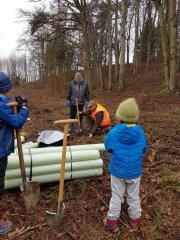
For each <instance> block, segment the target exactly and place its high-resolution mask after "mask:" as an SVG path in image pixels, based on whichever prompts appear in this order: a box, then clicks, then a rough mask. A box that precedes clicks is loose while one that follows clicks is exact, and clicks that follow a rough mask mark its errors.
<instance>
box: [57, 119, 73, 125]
mask: <svg viewBox="0 0 180 240" xmlns="http://www.w3.org/2000/svg"><path fill="white" fill-rule="evenodd" d="M77 122H78V120H77V119H64V120H57V121H55V122H54V124H55V125H58V124H69V123H77Z"/></svg>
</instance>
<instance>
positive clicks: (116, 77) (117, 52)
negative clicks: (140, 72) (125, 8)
mask: <svg viewBox="0 0 180 240" xmlns="http://www.w3.org/2000/svg"><path fill="white" fill-rule="evenodd" d="M115 6H116V9H115V24H114V28H115V40H114V41H115V43H114V52H115V82H118V79H119V43H118V6H119V0H116V5H115Z"/></svg>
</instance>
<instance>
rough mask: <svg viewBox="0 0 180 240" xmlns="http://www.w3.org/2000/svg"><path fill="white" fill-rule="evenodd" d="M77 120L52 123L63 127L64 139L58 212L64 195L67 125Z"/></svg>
mask: <svg viewBox="0 0 180 240" xmlns="http://www.w3.org/2000/svg"><path fill="white" fill-rule="evenodd" d="M77 122H78V120H77V119H64V120H57V121H55V122H54V124H55V125H58V124H63V125H64V137H63V148H62V158H61V169H60V179H59V180H60V183H59V195H58V212H59V210H60V206H61V202H62V200H63V193H64V172H65V162H66V147H67V135H68V124H69V123H77Z"/></svg>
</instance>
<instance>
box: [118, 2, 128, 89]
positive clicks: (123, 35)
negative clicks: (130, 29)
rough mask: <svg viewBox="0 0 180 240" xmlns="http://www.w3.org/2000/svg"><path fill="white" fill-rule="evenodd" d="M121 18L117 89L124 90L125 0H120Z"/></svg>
mask: <svg viewBox="0 0 180 240" xmlns="http://www.w3.org/2000/svg"><path fill="white" fill-rule="evenodd" d="M121 4H122V18H121V19H122V20H121V53H120V72H119V89H120V91H123V90H124V65H125V48H126V33H125V31H126V18H127V0H123V1H122V3H121Z"/></svg>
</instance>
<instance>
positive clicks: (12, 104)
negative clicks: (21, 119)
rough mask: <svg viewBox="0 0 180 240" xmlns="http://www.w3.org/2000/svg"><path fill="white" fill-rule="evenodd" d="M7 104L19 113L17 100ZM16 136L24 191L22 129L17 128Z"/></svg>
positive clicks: (24, 173) (24, 172)
mask: <svg viewBox="0 0 180 240" xmlns="http://www.w3.org/2000/svg"><path fill="white" fill-rule="evenodd" d="M7 105H8V106H9V107H13V111H14V113H17V110H16V106H19V104H18V103H17V102H9V103H7ZM16 138H17V147H18V155H19V165H20V170H21V178H22V184H23V191H24V192H26V171H25V164H24V156H23V150H22V143H21V135H20V130H16Z"/></svg>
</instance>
